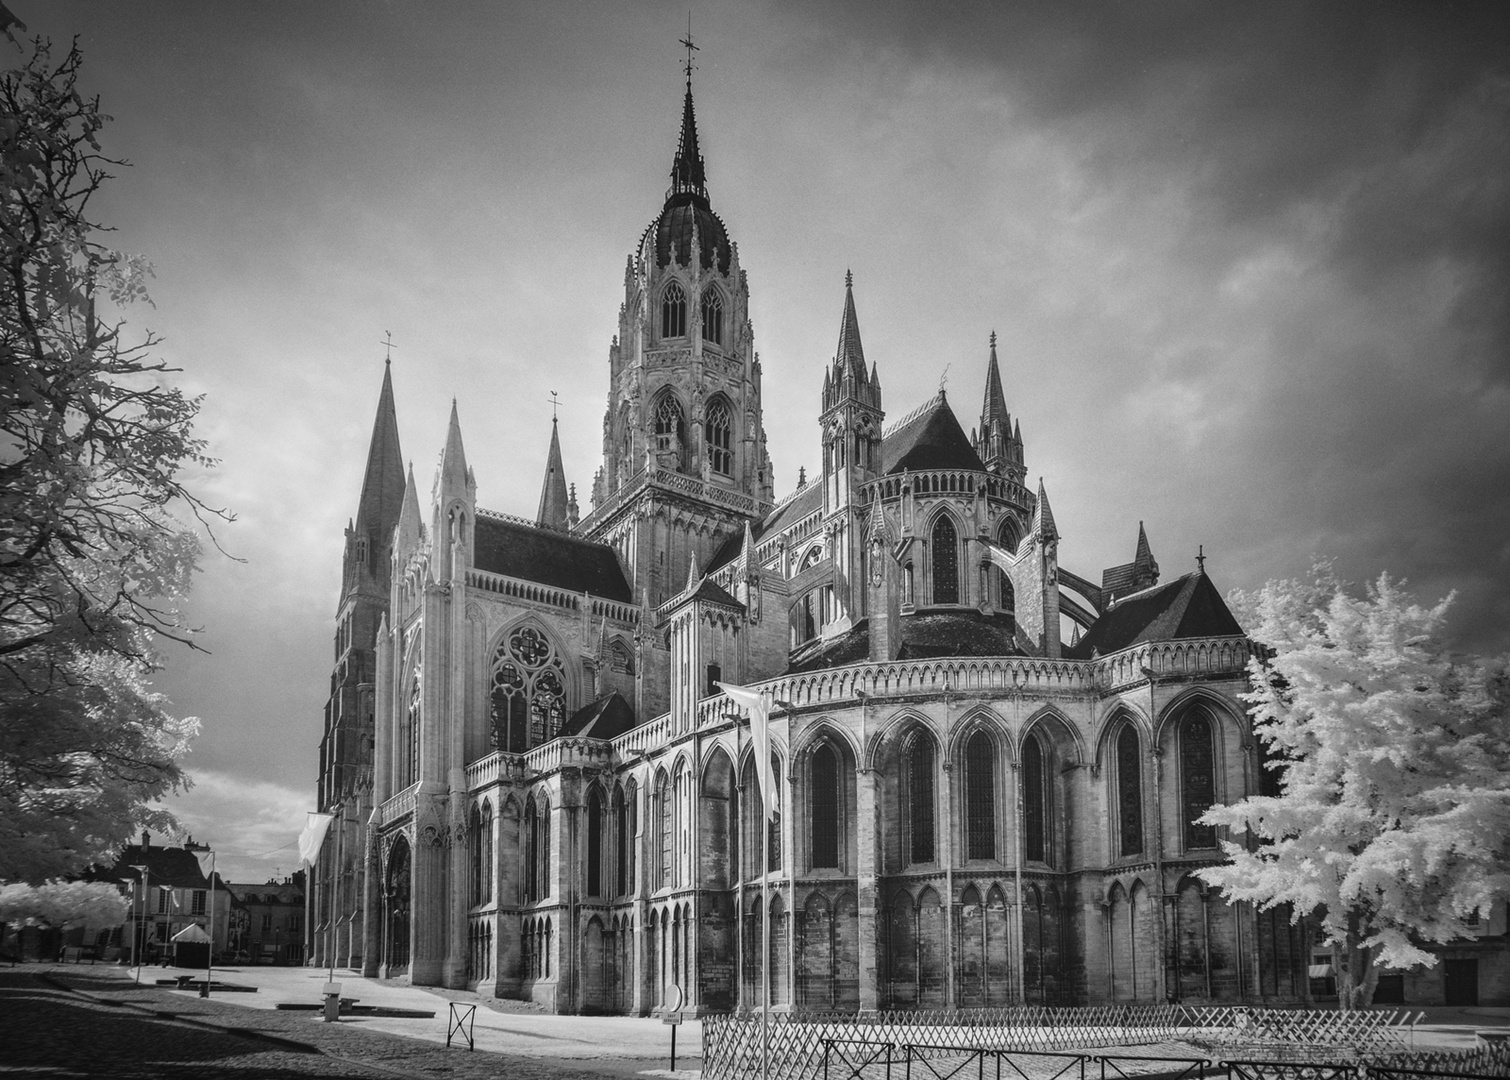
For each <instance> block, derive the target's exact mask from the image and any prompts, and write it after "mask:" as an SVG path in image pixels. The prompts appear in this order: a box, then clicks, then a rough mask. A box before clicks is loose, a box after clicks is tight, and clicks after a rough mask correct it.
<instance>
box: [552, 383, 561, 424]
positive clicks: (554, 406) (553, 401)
mask: <svg viewBox="0 0 1510 1080" xmlns="http://www.w3.org/2000/svg"><path fill="white" fill-rule="evenodd" d="M560 404H561V402H560V401H558V400H557V399H556V392H555V391H554V390H552V391H551V423H553V424H554V423H555V422H556V406H558V405H560Z"/></svg>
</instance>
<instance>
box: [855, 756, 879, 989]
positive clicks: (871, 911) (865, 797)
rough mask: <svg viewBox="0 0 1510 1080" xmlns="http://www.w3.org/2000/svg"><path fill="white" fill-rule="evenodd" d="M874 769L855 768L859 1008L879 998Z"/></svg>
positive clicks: (877, 855) (877, 881)
mask: <svg viewBox="0 0 1510 1080" xmlns="http://www.w3.org/2000/svg"><path fill="white" fill-rule="evenodd" d="M878 779H879V778H878V777H877V775H876V771H875V770H874V769H867V768H863V767H862V768H859V769H856V770H855V888H856V892H857V894H858V899H859V918H860V928H859V929H860V933H859V949H858V952H859V967H860V973H859V974H860V1011H861V1012H862V1013H874V1012H876V1011H877V1010H879V1009H880V1007H881V1005H880V1001H881V927H882V921H881V916H880V904H881V890H880V870H881V835H880V821H879V819H878V817H877V814H878V810H877V807H876V784H877V782H878Z"/></svg>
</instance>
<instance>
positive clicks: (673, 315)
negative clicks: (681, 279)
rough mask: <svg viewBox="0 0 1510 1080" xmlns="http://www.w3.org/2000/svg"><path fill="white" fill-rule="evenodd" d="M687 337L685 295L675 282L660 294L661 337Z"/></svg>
mask: <svg viewBox="0 0 1510 1080" xmlns="http://www.w3.org/2000/svg"><path fill="white" fill-rule="evenodd" d="M686 336H687V294H686V293H684V292H682V287H681V286H680V285H678V284H677V283H676V282H674V281H673V282H672V283H671V284H669V285H667V286H666V291H665V292H663V293H661V337H668V338H670V337H686Z"/></svg>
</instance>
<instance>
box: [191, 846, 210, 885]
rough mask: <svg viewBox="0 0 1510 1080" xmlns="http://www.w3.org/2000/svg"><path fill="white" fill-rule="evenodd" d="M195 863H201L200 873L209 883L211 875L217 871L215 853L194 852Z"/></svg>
mask: <svg viewBox="0 0 1510 1080" xmlns="http://www.w3.org/2000/svg"><path fill="white" fill-rule="evenodd" d="M194 861H195V862H197V863H199V872H200V873H201V874H203V875H204V879H205V880H206V881H209V880H210V875H211V874H212V873H214V871H215V853H214V852H213V851H196V852H194Z"/></svg>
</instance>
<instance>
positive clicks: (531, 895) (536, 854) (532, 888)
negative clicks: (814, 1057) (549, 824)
mask: <svg viewBox="0 0 1510 1080" xmlns="http://www.w3.org/2000/svg"><path fill="white" fill-rule="evenodd" d="M521 828H522V831H523V833H524V902H525V903H526V904H532V903H534V902H535V901H536V900H538V899H540V878H539V876H538V874H537V873H536V870H537V868H538V867H539V865H540V820H539V817H538V815H537V814H536V811H535V800H534V799H530V800H529V801H527V802H526V803H525V804H524V820H523V822H522V826H521Z"/></svg>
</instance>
